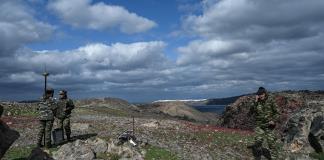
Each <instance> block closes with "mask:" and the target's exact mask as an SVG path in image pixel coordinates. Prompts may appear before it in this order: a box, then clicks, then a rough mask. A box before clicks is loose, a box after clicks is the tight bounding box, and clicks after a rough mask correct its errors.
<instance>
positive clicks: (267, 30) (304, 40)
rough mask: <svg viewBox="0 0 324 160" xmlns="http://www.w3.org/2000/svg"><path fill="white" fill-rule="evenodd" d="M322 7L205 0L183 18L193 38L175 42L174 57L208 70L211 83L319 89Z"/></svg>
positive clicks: (298, 0)
mask: <svg viewBox="0 0 324 160" xmlns="http://www.w3.org/2000/svg"><path fill="white" fill-rule="evenodd" d="M323 7H324V3H323V1H320V0H311V1H303V0H295V1H279V0H270V1H258V0H223V1H216V0H206V1H204V10H203V13H202V14H200V15H189V16H187V18H186V19H185V20H184V21H183V27H184V29H185V30H186V31H187V33H194V34H195V35H196V36H197V39H199V40H195V41H193V42H191V43H189V44H188V45H187V46H184V47H180V48H179V49H178V51H179V52H180V57H179V59H178V61H177V62H178V64H187V65H188V64H194V63H197V61H198V62H199V64H200V67H201V68H203V69H205V70H208V71H210V74H211V75H214V77H211V78H209V81H208V80H207V84H208V82H210V84H211V86H213V84H226V83H227V82H235V83H232V84H239V86H237V87H238V88H233V86H234V85H233V86H232V87H230V86H229V88H232V89H234V90H237V89H239V88H242V90H244V91H248V89H249V86H253V85H255V86H257V85H265V86H267V87H270V88H271V89H273V90H282V89H323V88H324V85H323V84H322V83H321V81H322V80H323V77H322V76H321V75H322V74H323V72H324V71H323V68H324V63H321V62H323V61H324V55H323V51H324V50H323V45H322V44H321V42H322V41H323V40H324V30H323V28H322V27H321V26H323V23H324V19H323V16H324V12H323V11H322V8H323ZM238 42H241V43H238ZM242 42H243V43H242ZM193 67H196V66H193ZM189 70H190V69H189ZM217 77H224V78H225V79H218V78H217ZM213 80H215V81H213ZM212 81H213V82H212ZM205 82H206V81H205Z"/></svg>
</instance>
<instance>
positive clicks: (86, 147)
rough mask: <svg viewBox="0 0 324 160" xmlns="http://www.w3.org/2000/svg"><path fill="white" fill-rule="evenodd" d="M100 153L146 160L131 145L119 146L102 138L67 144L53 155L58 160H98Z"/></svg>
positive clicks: (131, 159)
mask: <svg viewBox="0 0 324 160" xmlns="http://www.w3.org/2000/svg"><path fill="white" fill-rule="evenodd" d="M98 153H104V154H107V155H108V154H114V155H118V157H120V159H124V160H133V159H136V160H142V159H144V156H143V155H142V154H141V153H140V152H139V151H137V149H136V148H134V147H131V146H130V145H127V144H125V145H122V146H117V145H116V144H115V142H114V141H110V142H107V141H105V140H103V139H100V138H96V139H94V140H91V139H88V140H85V141H82V140H77V141H75V142H73V143H68V144H65V145H63V146H61V147H60V148H59V150H58V151H56V152H54V153H53V158H54V159H57V160H63V159H68V160H92V159H95V158H96V157H95V155H97V154H98Z"/></svg>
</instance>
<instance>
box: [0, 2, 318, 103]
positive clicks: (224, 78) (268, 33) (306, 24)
mask: <svg viewBox="0 0 324 160" xmlns="http://www.w3.org/2000/svg"><path fill="white" fill-rule="evenodd" d="M323 8H324V1H323V0H307V1H305V0H285V1H282V0H136V1H130V0H69V1H67V0H0V35H1V36H0V64H1V68H0V100H31V99H38V98H39V97H40V96H41V95H42V92H43V86H44V77H43V76H42V73H43V72H44V69H45V68H46V70H47V71H48V72H49V73H50V76H49V77H48V86H50V87H51V88H54V89H55V91H56V93H58V91H59V90H61V89H65V90H67V91H68V94H69V96H70V97H71V98H75V99H81V98H92V97H96V98H100V97H117V98H122V99H125V100H128V101H130V102H149V101H154V100H161V99H201V98H219V97H228V96H236V95H241V94H245V93H253V92H255V91H256V90H257V89H258V87H260V86H264V87H265V88H267V89H268V90H269V91H281V90H306V89H307V90H323V89H324V83H323V81H324V53H323V51H324V43H323V42H324V10H323Z"/></svg>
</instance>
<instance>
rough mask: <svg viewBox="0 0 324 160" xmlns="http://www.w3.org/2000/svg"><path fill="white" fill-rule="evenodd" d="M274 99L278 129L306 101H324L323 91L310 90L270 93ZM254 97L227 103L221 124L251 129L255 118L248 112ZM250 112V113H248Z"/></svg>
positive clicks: (244, 97)
mask: <svg viewBox="0 0 324 160" xmlns="http://www.w3.org/2000/svg"><path fill="white" fill-rule="evenodd" d="M270 95H271V96H272V97H273V98H274V99H275V101H276V103H277V105H278V107H279V112H280V113H281V116H280V124H278V129H282V127H283V125H284V123H283V122H286V121H287V120H288V119H289V118H290V116H291V115H292V114H294V113H296V112H298V111H299V110H301V109H303V108H308V105H307V104H308V103H310V102H317V101H324V93H322V92H311V91H284V92H275V93H271V94H270ZM254 100H255V97H254V96H253V95H249V96H242V97H240V98H239V99H238V100H236V101H235V102H234V103H233V104H231V105H228V106H227V107H226V109H225V112H224V114H223V116H222V121H223V122H222V125H223V126H224V127H228V128H239V129H253V128H254V126H255V124H254V122H255V120H254V119H253V117H254V116H253V113H251V112H250V109H251V106H252V105H253V101H254ZM249 113H250V114H249Z"/></svg>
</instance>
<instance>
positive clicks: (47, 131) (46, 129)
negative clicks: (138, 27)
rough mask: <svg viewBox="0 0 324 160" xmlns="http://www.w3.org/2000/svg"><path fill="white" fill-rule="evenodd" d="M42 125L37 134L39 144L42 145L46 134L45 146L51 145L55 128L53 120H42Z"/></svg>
mask: <svg viewBox="0 0 324 160" xmlns="http://www.w3.org/2000/svg"><path fill="white" fill-rule="evenodd" d="M39 122H40V125H39V129H38V134H37V145H38V146H41V145H42V140H43V137H44V136H45V147H46V148H49V147H51V132H52V128H53V120H40V121H39Z"/></svg>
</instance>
